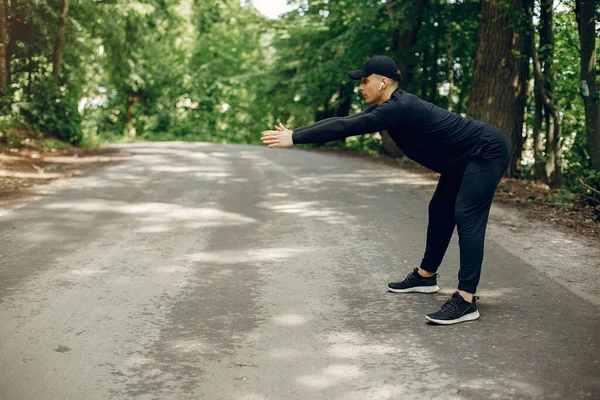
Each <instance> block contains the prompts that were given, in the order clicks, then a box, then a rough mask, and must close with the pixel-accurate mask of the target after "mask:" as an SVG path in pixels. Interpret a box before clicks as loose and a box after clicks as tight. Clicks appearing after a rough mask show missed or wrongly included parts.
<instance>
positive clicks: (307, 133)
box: [261, 112, 386, 148]
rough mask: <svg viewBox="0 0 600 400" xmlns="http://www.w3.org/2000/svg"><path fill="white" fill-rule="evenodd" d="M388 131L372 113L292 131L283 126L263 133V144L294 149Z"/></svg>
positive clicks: (318, 123) (328, 120)
mask: <svg viewBox="0 0 600 400" xmlns="http://www.w3.org/2000/svg"><path fill="white" fill-rule="evenodd" d="M385 129H386V123H385V122H384V121H383V120H382V119H380V118H379V117H377V116H375V115H373V114H372V113H364V112H363V113H359V114H355V115H352V116H350V117H338V118H328V119H327V120H324V121H319V122H316V123H314V124H312V125H308V126H305V127H302V128H300V129H297V130H294V131H291V130H289V129H285V128H284V127H283V126H282V125H280V126H279V127H277V130H274V131H265V132H262V138H261V140H262V142H263V143H264V144H267V145H269V147H281V148H285V147H292V146H293V145H294V144H306V143H326V142H331V141H334V140H340V139H343V138H346V137H348V136H356V135H364V134H365V133H373V132H379V131H382V130H385Z"/></svg>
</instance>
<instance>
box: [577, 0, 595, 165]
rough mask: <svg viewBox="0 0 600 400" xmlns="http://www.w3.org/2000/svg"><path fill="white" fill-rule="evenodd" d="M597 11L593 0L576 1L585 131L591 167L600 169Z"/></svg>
mask: <svg viewBox="0 0 600 400" xmlns="http://www.w3.org/2000/svg"><path fill="white" fill-rule="evenodd" d="M595 12H596V5H595V3H594V0H576V1H575V13H576V15H577V24H578V25H579V43H580V45H581V94H582V96H583V105H584V108H585V134H586V138H587V147H588V153H589V155H590V162H591V165H592V168H594V169H598V170H600V102H599V100H600V99H599V98H598V84H597V81H596V27H595Z"/></svg>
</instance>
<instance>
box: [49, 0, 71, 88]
mask: <svg viewBox="0 0 600 400" xmlns="http://www.w3.org/2000/svg"><path fill="white" fill-rule="evenodd" d="M68 11H69V0H63V2H62V8H61V10H60V17H59V19H58V32H57V33H56V44H55V45H54V64H53V68H52V76H53V77H54V79H55V80H57V79H58V73H59V72H60V52H61V49H62V44H63V37H64V35H65V24H66V22H67V12H68Z"/></svg>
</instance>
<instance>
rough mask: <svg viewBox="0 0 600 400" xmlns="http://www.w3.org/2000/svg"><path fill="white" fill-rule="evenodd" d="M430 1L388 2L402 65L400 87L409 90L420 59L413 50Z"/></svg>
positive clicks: (406, 0) (403, 0)
mask: <svg viewBox="0 0 600 400" xmlns="http://www.w3.org/2000/svg"><path fill="white" fill-rule="evenodd" d="M427 4H428V0H413V1H408V0H398V1H388V2H387V10H388V16H389V18H390V21H391V23H392V40H393V46H394V47H393V49H394V52H395V53H396V54H398V59H397V60H396V62H398V63H399V64H400V87H401V88H402V89H407V87H408V85H410V83H412V81H413V79H414V76H415V68H416V65H417V60H418V57H417V56H415V52H414V51H413V48H414V46H415V44H416V43H417V35H418V33H419V29H420V28H421V22H422V21H423V11H424V10H425V7H426V6H427Z"/></svg>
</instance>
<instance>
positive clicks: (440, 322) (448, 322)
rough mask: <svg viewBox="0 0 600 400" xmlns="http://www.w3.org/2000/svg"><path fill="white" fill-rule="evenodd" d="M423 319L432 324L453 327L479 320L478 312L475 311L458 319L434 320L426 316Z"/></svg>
mask: <svg viewBox="0 0 600 400" xmlns="http://www.w3.org/2000/svg"><path fill="white" fill-rule="evenodd" d="M425 319H426V320H427V321H429V322H433V323H434V324H438V325H453V324H459V323H461V322H467V321H475V320H476V319H479V311H475V312H472V313H469V314H466V315H463V316H462V317H460V318H456V319H451V320H445V319H434V318H430V317H429V316H426V317H425Z"/></svg>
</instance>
